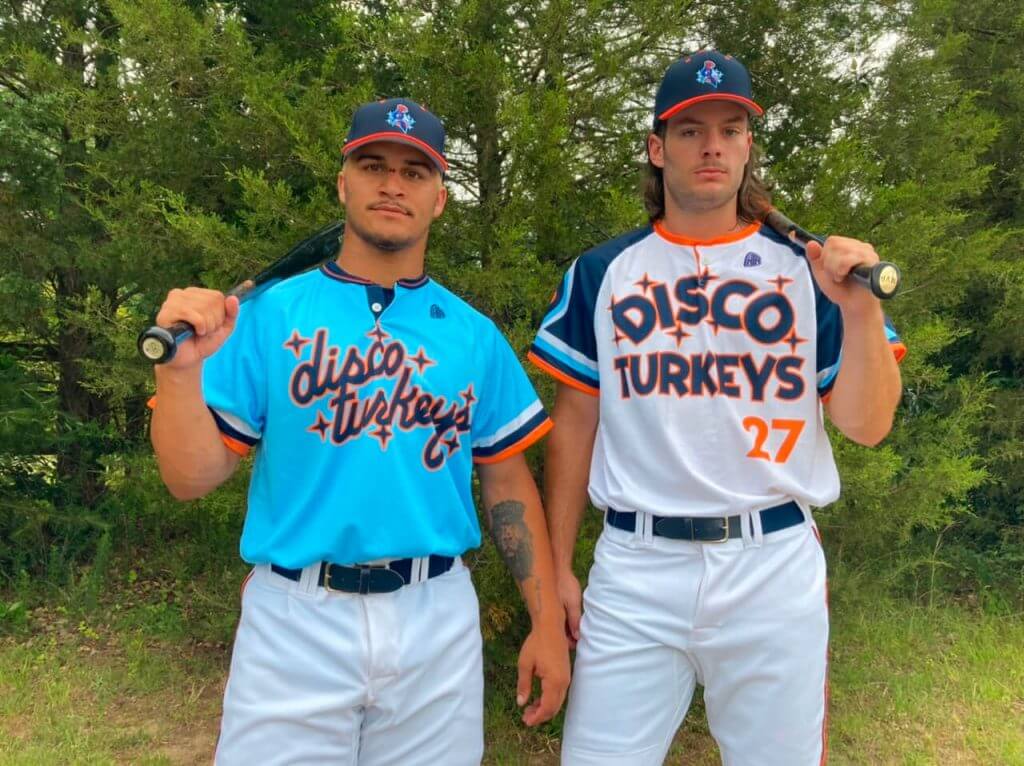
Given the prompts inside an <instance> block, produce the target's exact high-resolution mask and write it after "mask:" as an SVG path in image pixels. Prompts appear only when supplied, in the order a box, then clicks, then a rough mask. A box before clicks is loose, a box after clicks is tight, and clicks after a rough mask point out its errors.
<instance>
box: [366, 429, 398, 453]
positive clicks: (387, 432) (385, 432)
mask: <svg viewBox="0 0 1024 766" xmlns="http://www.w3.org/2000/svg"><path fill="white" fill-rule="evenodd" d="M393 435H394V434H392V433H391V429H390V428H388V427H387V425H383V424H382V425H379V426H377V430H376V431H370V436H372V437H374V438H375V439H379V440H380V448H381V449H387V448H388V440H389V439H390V438H391V437H392V436H393Z"/></svg>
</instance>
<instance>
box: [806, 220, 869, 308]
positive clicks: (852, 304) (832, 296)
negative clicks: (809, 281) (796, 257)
mask: <svg viewBox="0 0 1024 766" xmlns="http://www.w3.org/2000/svg"><path fill="white" fill-rule="evenodd" d="M805 251H806V253H807V260H808V262H809V263H810V264H811V271H812V272H813V274H814V279H815V281H817V283H818V287H820V288H821V291H822V292H823V293H825V296H826V297H827V298H828V299H829V300H831V301H832V302H833V303H834V304H836V305H837V306H838V307H839V309H840V311H842V312H843V314H844V315H847V316H851V317H853V316H859V315H863V314H869V313H880V311H881V304H880V303H879V301H878V298H876V297H875V296H874V295H872V294H871V291H870V290H865V289H864V288H863V287H861V286H860V285H858V284H856V283H855V282H853V281H852V280H847V278H846V277H847V275H849V273H850V272H851V271H852V270H853V267H854V266H859V265H861V264H863V265H865V266H869V267H870V266H874V265H875V264H876V263H878V261H879V257H878V253H876V252H875V248H873V247H872V246H871V245H869V244H868V243H867V242H861V241H860V240H858V239H850V238H849V237H838V236H835V235H833V236H830V237H829V238H828V239H826V240H825V245H824V246H822V245H819V244H818V243H817V242H808V243H807V246H806V248H805Z"/></svg>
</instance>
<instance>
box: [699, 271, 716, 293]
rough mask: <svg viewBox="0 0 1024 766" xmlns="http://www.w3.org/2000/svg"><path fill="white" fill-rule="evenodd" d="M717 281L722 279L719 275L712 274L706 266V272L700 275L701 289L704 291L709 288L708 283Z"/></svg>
mask: <svg viewBox="0 0 1024 766" xmlns="http://www.w3.org/2000/svg"><path fill="white" fill-rule="evenodd" d="M716 279H720V277H719V276H718V275H717V274H712V273H711V269H709V268H708V267H707V266H705V267H704V271H702V272H701V274H700V282H699V284H700V289H701V290H703V289H704V288H705V287H707V286H708V282H714V281H715V280H716Z"/></svg>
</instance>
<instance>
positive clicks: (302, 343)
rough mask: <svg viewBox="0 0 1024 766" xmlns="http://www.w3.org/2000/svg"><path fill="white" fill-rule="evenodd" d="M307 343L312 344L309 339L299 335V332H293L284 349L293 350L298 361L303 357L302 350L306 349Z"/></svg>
mask: <svg viewBox="0 0 1024 766" xmlns="http://www.w3.org/2000/svg"><path fill="white" fill-rule="evenodd" d="M307 343H311V341H310V339H309V338H303V337H302V336H301V335H299V331H298V330H292V337H290V338H289V339H288V340H287V341H285V344H284V347H285V348H289V349H291V351H292V353H293V354H295V358H296V359H298V358H299V357H301V356H302V349H304V348H305V347H306V344H307Z"/></svg>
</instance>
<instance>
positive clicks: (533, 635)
mask: <svg viewBox="0 0 1024 766" xmlns="http://www.w3.org/2000/svg"><path fill="white" fill-rule="evenodd" d="M534 677H536V678H537V679H538V680H539V681H540V697H538V698H537V699H535V700H534V701H533V702H531V703H530V704H529V705H528V706H527V707H526V710H524V711H523V723H525V724H526V725H527V726H536V725H537V724H541V723H544V722H545V721H550V720H551V719H552V718H554V717H555V714H556V713H558V711H559V710H560V709H561V707H562V703H563V702H565V693H566V690H567V689H568V688H569V647H568V646H567V644H566V642H565V634H564V632H563V630H562V625H561V622H560V621H558V622H555V621H554V620H550V621H547V622H544V623H542V624H541V625H536V624H535V625H534V626H533V630H531V631H530V635H528V636H527V637H526V641H524V642H523V648H522V649H521V650H520V652H519V680H518V683H517V684H516V704H517V705H519V706H520V707H522V706H523V705H526V703H527V702H528V701H529V699H530V692H531V690H532V687H533V679H534Z"/></svg>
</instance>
